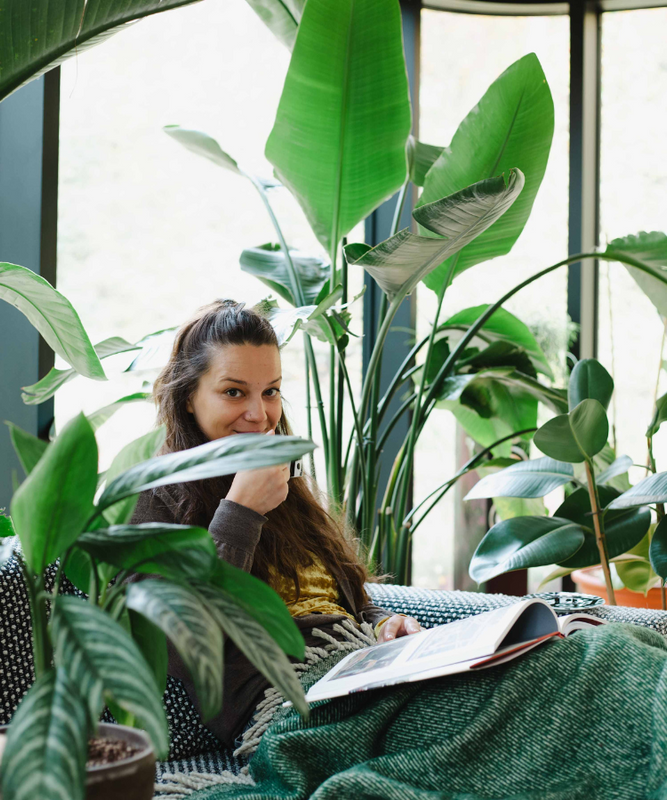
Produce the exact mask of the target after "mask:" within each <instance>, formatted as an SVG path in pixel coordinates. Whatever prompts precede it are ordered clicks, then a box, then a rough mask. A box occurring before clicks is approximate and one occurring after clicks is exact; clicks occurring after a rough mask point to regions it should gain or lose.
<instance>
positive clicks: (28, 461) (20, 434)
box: [5, 422, 49, 475]
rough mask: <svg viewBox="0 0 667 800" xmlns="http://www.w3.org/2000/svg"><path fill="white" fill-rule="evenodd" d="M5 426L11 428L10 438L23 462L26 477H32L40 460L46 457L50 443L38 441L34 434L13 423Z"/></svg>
mask: <svg viewBox="0 0 667 800" xmlns="http://www.w3.org/2000/svg"><path fill="white" fill-rule="evenodd" d="M5 424H6V425H7V426H8V427H9V437H10V439H11V440H12V445H13V446H14V450H15V451H16V455H17V456H18V458H19V461H20V462H21V466H22V467H23V471H24V472H25V474H26V475H30V473H31V472H32V471H33V469H34V468H35V467H36V466H37V462H38V461H39V459H40V458H41V457H42V456H43V455H44V452H45V451H46V448H47V447H48V446H49V443H48V442H45V441H44V439H38V438H37V437H36V436H33V435H32V433H28V432H27V431H24V430H23V429H22V428H19V427H18V426H17V425H14V423H12V422H7V423H5Z"/></svg>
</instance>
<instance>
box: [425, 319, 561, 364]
mask: <svg viewBox="0 0 667 800" xmlns="http://www.w3.org/2000/svg"><path fill="white" fill-rule="evenodd" d="M487 308H489V304H488V303H484V304H483V305H480V306H474V307H472V308H465V309H463V311H459V312H457V313H456V314H454V316H452V317H450V318H449V319H448V320H445V322H443V323H441V324H440V325H438V332H440V331H445V330H461V331H467V330H468V328H470V327H471V326H472V325H473V324H474V323H475V322H476V321H477V320H478V319H479V317H481V316H482V314H483V313H484V312H485V311H486V310H487ZM478 336H480V338H482V339H483V340H485V341H488V342H492V341H496V340H500V341H503V342H509V343H510V344H514V345H517V346H518V347H521V348H522V349H523V350H525V351H526V353H528V356H529V357H530V360H531V361H532V362H533V365H534V366H535V369H537V370H538V371H539V372H542V373H544V374H545V375H547V376H548V377H551V378H553V375H552V372H551V368H550V367H549V364H548V362H547V359H546V356H545V355H544V353H543V352H542V348H541V347H540V346H539V344H538V343H537V340H536V339H535V337H534V336H533V334H532V333H531V332H530V329H529V328H528V326H527V325H526V324H524V323H523V322H521V320H520V319H519V318H518V317H515V316H514V314H510V312H509V311H506V310H505V309H504V308H499V309H498V310H497V311H495V312H494V313H493V314H492V315H491V317H489V319H487V321H486V322H485V323H484V325H483V326H482V328H481V330H480V331H479V334H478Z"/></svg>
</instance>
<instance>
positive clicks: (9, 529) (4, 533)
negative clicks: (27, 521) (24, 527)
mask: <svg viewBox="0 0 667 800" xmlns="http://www.w3.org/2000/svg"><path fill="white" fill-rule="evenodd" d="M4 510H5V509H4V508H0V539H6V538H8V537H10V536H15V535H16V531H15V530H14V523H13V522H12V518H11V517H8V516H7V515H6V514H5V513H3V512H4Z"/></svg>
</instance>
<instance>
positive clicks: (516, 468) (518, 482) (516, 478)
mask: <svg viewBox="0 0 667 800" xmlns="http://www.w3.org/2000/svg"><path fill="white" fill-rule="evenodd" d="M573 478H574V469H573V468H572V466H571V465H570V464H564V463H563V462H562V461H554V459H553V458H536V459H534V460H533V461H519V462H518V463H517V464H512V466H511V467H507V469H503V470H501V471H500V472H496V473H495V474H494V475H487V476H486V477H484V478H482V480H481V481H479V482H478V483H476V484H475V485H474V486H473V488H472V489H471V490H470V491H469V492H468V494H467V495H466V496H465V497H464V500H474V499H476V498H481V497H544V495H546V494H549V492H552V491H553V490H554V489H557V488H558V487H559V486H563V485H564V484H566V483H569V481H571V480H572V479H573Z"/></svg>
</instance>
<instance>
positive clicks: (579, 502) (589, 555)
mask: <svg viewBox="0 0 667 800" xmlns="http://www.w3.org/2000/svg"><path fill="white" fill-rule="evenodd" d="M598 494H599V497H600V504H601V506H603V507H604V506H608V505H609V503H611V501H612V500H613V499H614V498H615V497H618V494H619V493H618V492H617V491H616V490H615V489H611V488H610V487H608V486H598ZM555 516H558V517H564V518H565V519H569V520H572V522H576V523H577V524H579V525H581V527H582V529H584V531H585V540H584V544H583V545H582V546H581V549H580V550H578V551H577V552H576V553H575V554H574V555H573V556H572V557H571V558H569V559H567V560H561V561H559V562H558V564H559V566H561V567H566V568H568V569H583V568H584V567H591V566H593V565H595V564H599V563H600V551H599V550H598V546H597V542H596V539H595V533H594V531H593V517H592V512H591V501H590V498H589V495H588V489H584V488H581V489H577V490H576V491H574V492H572V494H571V495H569V497H567V498H566V499H565V501H564V502H563V503H562V505H561V506H560V507H559V508H557V509H556V512H555ZM650 524H651V513H650V511H649V510H648V509H647V508H643V509H621V510H619V511H610V510H609V509H607V511H606V512H605V515H604V528H605V537H606V540H607V553H608V554H609V558H616V557H618V556H621V555H623V554H624V553H627V552H628V550H630V549H631V548H633V547H635V545H637V544H638V543H639V542H640V541H641V540H642V538H643V537H644V536H645V535H646V531H648V528H649V525H650Z"/></svg>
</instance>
